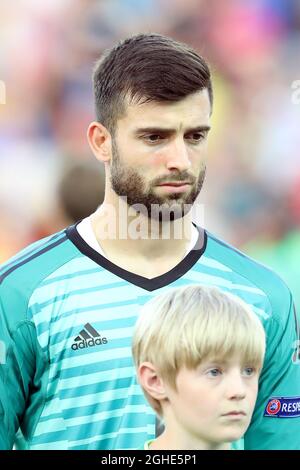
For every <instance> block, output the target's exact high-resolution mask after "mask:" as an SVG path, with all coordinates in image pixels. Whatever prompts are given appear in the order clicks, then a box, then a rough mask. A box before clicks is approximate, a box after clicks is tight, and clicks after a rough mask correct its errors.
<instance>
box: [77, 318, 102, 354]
mask: <svg viewBox="0 0 300 470" xmlns="http://www.w3.org/2000/svg"><path fill="white" fill-rule="evenodd" d="M74 341H75V342H74V343H73V344H72V346H71V348H72V349H73V350H74V351H76V350H77V349H84V348H92V347H93V346H99V345H100V344H106V343H107V338H105V337H104V336H103V337H101V336H100V335H99V333H98V331H96V330H95V328H93V327H92V325H90V324H89V323H86V324H85V325H84V328H83V329H82V330H81V332H80V333H79V335H78V336H76V338H75V339H74Z"/></svg>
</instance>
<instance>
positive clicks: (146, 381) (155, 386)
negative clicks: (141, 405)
mask: <svg viewBox="0 0 300 470" xmlns="http://www.w3.org/2000/svg"><path fill="white" fill-rule="evenodd" d="M137 375H138V379H139V382H140V384H141V386H142V388H143V389H144V390H145V391H146V392H147V393H148V395H150V396H151V397H152V398H154V399H155V400H163V399H165V398H167V395H166V390H165V384H164V382H163V379H162V378H161V377H160V375H159V374H158V372H157V370H156V368H155V366H154V365H153V364H152V363H151V362H142V364H140V366H139V368H138V371H137Z"/></svg>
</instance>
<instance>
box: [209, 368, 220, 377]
mask: <svg viewBox="0 0 300 470" xmlns="http://www.w3.org/2000/svg"><path fill="white" fill-rule="evenodd" d="M221 374H222V371H221V370H220V369H217V368H216V369H210V370H208V371H207V375H209V376H210V377H218V376H219V375H221Z"/></svg>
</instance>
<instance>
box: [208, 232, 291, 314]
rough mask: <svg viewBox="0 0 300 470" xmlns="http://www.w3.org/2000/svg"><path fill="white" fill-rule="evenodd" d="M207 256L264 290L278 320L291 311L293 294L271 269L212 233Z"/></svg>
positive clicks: (209, 238) (209, 237)
mask: <svg viewBox="0 0 300 470" xmlns="http://www.w3.org/2000/svg"><path fill="white" fill-rule="evenodd" d="M206 256H209V257H212V258H214V259H216V260H217V261H218V262H223V263H224V264H225V265H226V266H228V267H229V268H230V269H231V270H232V271H234V272H236V273H237V274H239V275H240V276H242V277H244V278H245V279H247V280H248V282H250V283H251V284H253V285H254V286H256V287H258V288H259V289H260V290H262V291H263V292H264V293H265V295H266V296H267V298H268V299H269V302H270V304H271V306H272V310H273V312H274V314H275V317H276V318H277V320H279V319H280V318H281V319H282V312H283V311H285V312H289V311H290V307H291V302H292V295H291V292H290V290H289V288H288V286H287V285H286V284H285V282H284V281H283V280H282V279H281V277H280V276H279V275H278V274H277V273H275V272H274V271H272V270H271V269H270V268H268V267H266V266H264V265H263V264H261V263H259V262H258V261H256V260H254V259H252V258H250V257H249V256H247V255H245V254H244V253H242V252H240V251H239V250H237V249H236V248H234V247H232V246H231V245H230V244H227V243H225V242H223V241H222V240H219V239H218V238H216V237H214V236H213V235H211V234H210V233H208V243H207V251H206Z"/></svg>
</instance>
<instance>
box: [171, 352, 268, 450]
mask: <svg viewBox="0 0 300 470" xmlns="http://www.w3.org/2000/svg"><path fill="white" fill-rule="evenodd" d="M258 376H259V372H258V370H256V369H255V368H254V367H253V365H252V364H241V363H240V360H239V358H235V357H233V358H232V359H230V360H227V361H221V362H220V361H214V360H212V361H210V360H207V361H205V362H202V363H201V364H200V365H199V366H198V367H197V368H196V369H192V370H191V369H187V368H185V367H184V368H182V369H180V371H179V373H178V375H177V379H176V385H177V390H174V389H173V388H172V387H170V386H168V385H166V386H165V390H166V396H167V398H168V400H167V407H166V409H165V410H164V414H165V412H166V417H169V418H171V421H172V426H173V428H174V426H175V428H177V431H178V433H182V437H183V438H187V437H189V436H191V437H192V438H193V439H199V440H200V441H201V442H203V443H216V444H217V443H222V442H232V441H235V440H237V439H239V438H240V437H242V436H243V434H244V433H245V431H246V429H247V427H248V425H249V423H250V420H251V416H252V412H253V409H254V405H255V401H256V396H257V390H258ZM169 422H170V421H169Z"/></svg>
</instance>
